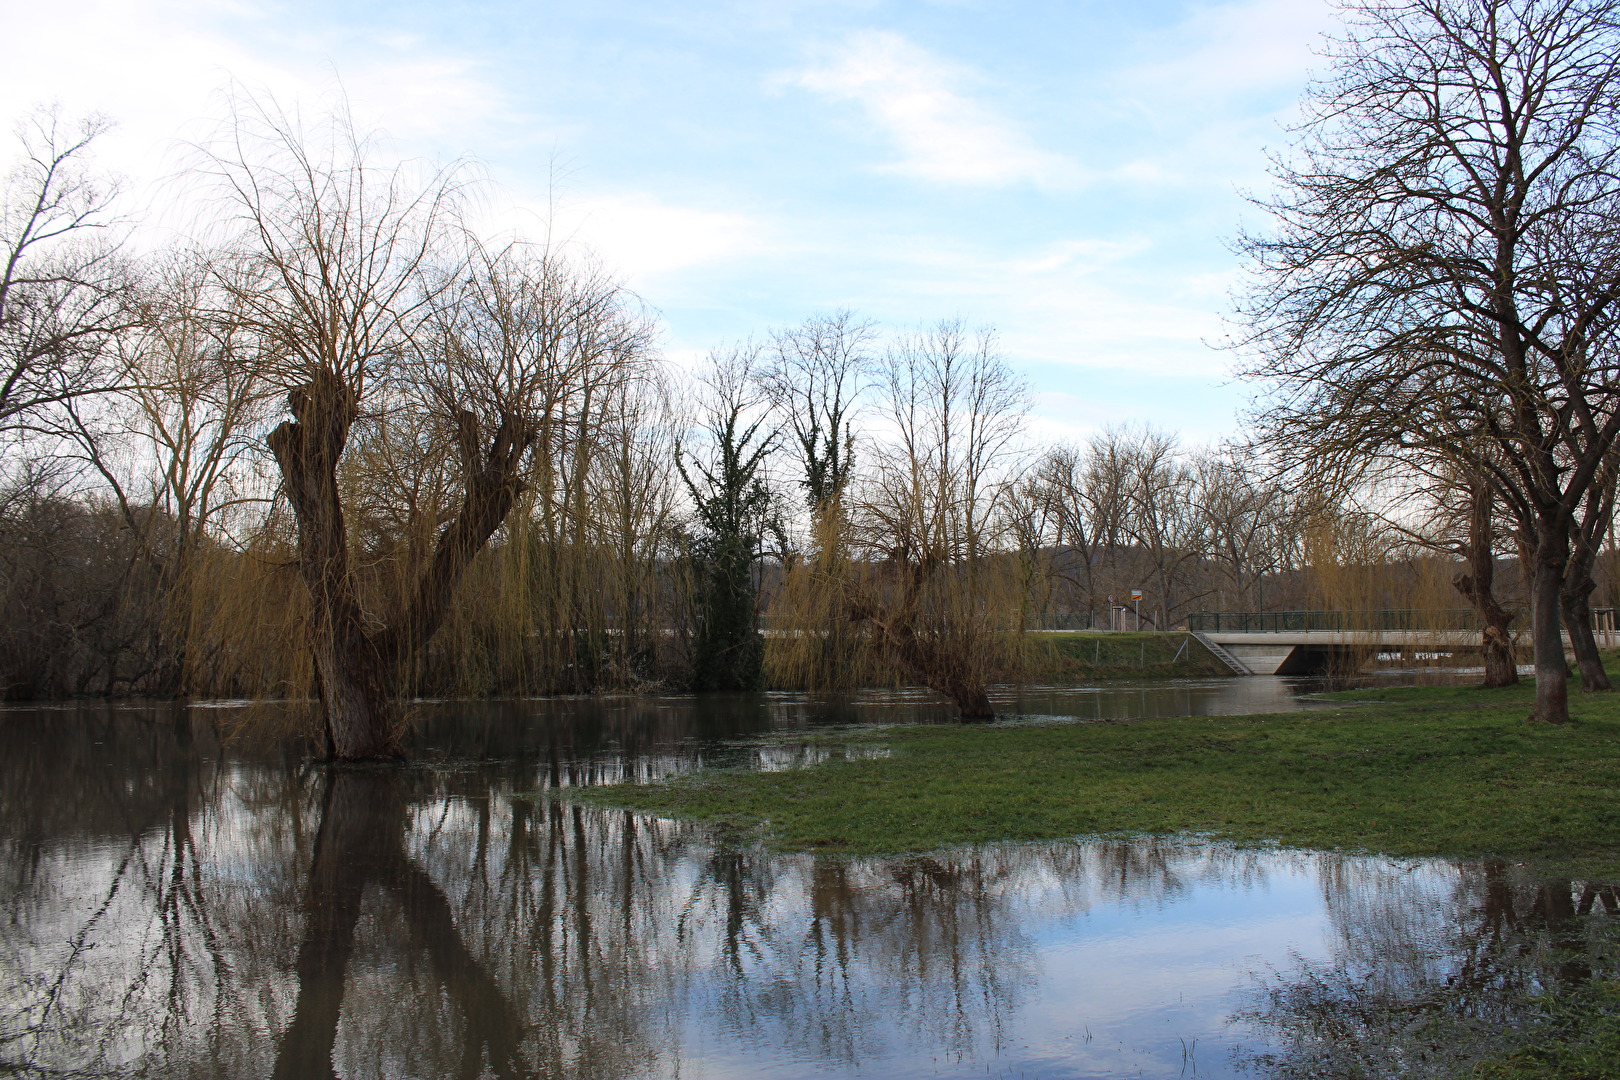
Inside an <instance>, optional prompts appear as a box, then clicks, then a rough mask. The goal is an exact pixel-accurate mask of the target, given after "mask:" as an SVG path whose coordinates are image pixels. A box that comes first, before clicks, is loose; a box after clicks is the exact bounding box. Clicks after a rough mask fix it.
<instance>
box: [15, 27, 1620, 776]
mask: <svg viewBox="0 0 1620 1080" xmlns="http://www.w3.org/2000/svg"><path fill="white" fill-rule="evenodd" d="M1614 9H1615V5H1614V4H1611V3H1607V2H1595V0H1594V2H1579V3H1577V2H1574V0H1566V2H1551V0H1534V2H1533V0H1479V2H1477V3H1472V2H1470V3H1462V2H1461V0H1456V2H1454V0H1412V2H1406V0H1401V2H1395V0H1377V2H1368V3H1363V4H1359V5H1353V6H1352V7H1351V8H1349V9H1348V11H1349V21H1348V22H1347V24H1346V30H1345V33H1344V36H1343V37H1342V38H1341V39H1340V40H1339V41H1338V43H1337V45H1336V46H1335V49H1336V51H1335V52H1334V53H1333V54H1332V56H1331V65H1332V67H1331V74H1330V75H1329V76H1328V77H1327V79H1325V80H1324V81H1323V82H1321V83H1319V84H1318V85H1317V86H1316V87H1315V88H1314V89H1313V91H1312V96H1311V97H1309V98H1308V101H1307V104H1308V110H1307V114H1306V118H1305V120H1304V122H1303V124H1302V126H1301V128H1300V129H1299V132H1298V133H1297V137H1296V138H1295V140H1294V142H1293V144H1292V147H1291V149H1290V150H1289V151H1288V152H1287V153H1285V154H1284V155H1282V156H1280V157H1279V158H1278V165H1277V171H1276V179H1277V185H1276V191H1275V193H1274V194H1272V195H1270V196H1267V197H1265V198H1263V199H1261V200H1260V202H1261V205H1262V206H1263V207H1264V208H1265V209H1266V210H1267V212H1268V215H1269V216H1268V220H1269V221H1270V223H1271V224H1270V226H1269V227H1268V228H1266V229H1264V230H1259V231H1255V232H1254V233H1252V234H1249V235H1246V236H1245V237H1244V238H1243V239H1242V240H1241V241H1240V246H1241V247H1242V249H1243V250H1244V251H1245V252H1246V254H1247V256H1248V258H1249V264H1250V266H1251V268H1252V270H1253V278H1252V283H1251V285H1250V287H1248V289H1247V291H1245V292H1244V293H1242V294H1241V295H1240V298H1239V306H1238V316H1239V323H1240V326H1241V327H1242V328H1243V331H1244V332H1243V335H1242V337H1241V340H1239V342H1238V344H1239V345H1240V346H1242V347H1243V349H1244V350H1245V351H1244V355H1245V356H1246V357H1248V358H1249V359H1248V361H1247V362H1248V364H1249V367H1248V368H1247V374H1249V375H1251V376H1253V377H1255V378H1257V379H1261V380H1263V384H1262V385H1263V388H1264V390H1265V392H1266V394H1267V395H1269V396H1264V397H1262V398H1261V399H1259V404H1258V406H1257V408H1256V410H1255V413H1254V415H1253V416H1252V418H1251V421H1252V422H1251V424H1250V429H1249V437H1248V438H1247V440H1246V441H1245V442H1244V443H1243V444H1241V445H1224V446H1219V447H1211V448H1198V447H1186V446H1183V445H1181V444H1180V443H1179V442H1178V440H1177V439H1176V438H1175V437H1173V436H1171V435H1168V434H1166V433H1162V432H1157V431H1154V430H1151V429H1146V428H1123V429H1117V430H1111V431H1107V432H1104V433H1101V434H1099V435H1097V436H1095V437H1093V438H1092V439H1090V440H1088V441H1086V442H1084V443H1081V444H1076V445H1040V444H1039V443H1038V442H1037V441H1036V440H1035V439H1034V438H1033V437H1032V436H1031V434H1030V431H1029V429H1028V425H1027V423H1026V419H1027V412H1028V408H1029V401H1028V395H1027V392H1026V388H1025V386H1024V384H1023V382H1022V380H1021V379H1020V377H1019V376H1018V375H1017V373H1016V372H1014V371H1013V370H1012V369H1011V367H1010V366H1009V365H1008V363H1007V361H1006V359H1005V358H1004V357H1003V355H1002V354H1001V352H1000V350H999V347H998V345H997V342H996V338H995V335H994V333H993V332H992V331H989V330H987V329H979V328H974V327H970V326H968V325H966V324H964V323H963V322H961V321H956V320H944V321H940V322H937V323H934V324H930V325H925V326H922V327H919V328H916V329H914V330H910V331H901V332H885V331H883V330H882V329H881V328H879V327H877V326H876V325H874V324H872V323H870V322H867V321H865V320H863V319H862V318H860V317H859V316H858V315H856V314H854V313H851V312H847V311H837V312H831V313H826V314H821V315H816V316H812V317H810V318H808V319H806V320H804V321H803V322H801V323H799V324H797V325H794V326H789V327H782V328H777V329H775V330H771V331H767V332H765V333H764V334H762V335H761V336H760V337H759V338H757V339H755V340H751V341H746V342H740V343H733V344H731V345H729V346H725V347H722V348H717V349H716V350H715V351H714V352H712V353H711V354H710V355H709V357H707V359H706V360H705V361H704V362H703V363H702V364H700V365H698V366H697V368H696V369H695V370H694V369H690V368H681V367H678V366H676V365H674V364H672V363H671V362H670V361H669V360H667V359H665V358H664V357H662V356H661V355H660V353H659V349H658V327H657V324H656V320H655V318H654V317H653V315H652V313H651V312H650V311H649V310H648V309H647V308H646V307H645V305H644V304H643V303H642V302H641V301H640V300H639V298H637V297H636V296H634V295H633V294H631V293H630V292H629V291H628V290H626V289H625V288H624V287H623V286H622V285H621V284H620V283H618V282H617V281H615V280H614V279H613V278H612V276H611V275H610V274H608V273H606V272H605V271H604V270H603V269H602V268H601V266H600V265H599V264H597V263H596V262H595V261H594V260H593V259H592V258H591V257H590V255H589V253H588V252H585V251H583V250H581V249H579V248H578V247H576V246H573V245H560V244H555V243H550V242H536V241H530V240H526V239H524V238H521V237H514V236H506V235H501V236H492V235H490V234H489V233H488V231H487V230H482V229H481V228H480V227H479V225H478V223H477V213H476V209H477V206H478V204H479V199H480V197H481V192H480V187H479V185H478V184H477V183H476V182H474V180H473V179H472V178H471V174H470V172H469V171H468V170H467V169H466V168H465V167H463V166H461V165H451V166H448V167H429V166H425V165H422V164H419V163H410V162H407V163H389V162H387V161H386V160H385V156H384V155H383V154H382V153H381V152H380V151H379V150H378V148H377V147H376V146H374V145H372V144H371V143H370V142H369V141H368V140H367V139H366V138H364V137H362V136H361V135H360V134H359V133H358V132H357V130H356V128H355V125H354V124H353V122H352V121H351V120H350V119H349V118H348V117H347V115H346V114H345V113H343V112H342V110H341V109H340V110H336V111H334V112H333V113H332V114H330V115H328V116H326V117H325V118H323V119H320V120H317V121H305V120H301V119H299V118H297V117H294V116H289V115H288V114H286V113H284V112H282V111H279V110H278V109H277V108H276V107H275V105H274V103H273V102H266V101H259V100H255V99H253V98H251V97H246V96H243V97H238V98H237V99H236V100H235V102H234V104H233V105H232V108H231V112H230V115H229V116H228V117H227V119H226V121H225V122H224V123H223V124H222V125H221V127H220V129H219V131H218V133H217V134H216V136H215V137H214V138H213V139H212V140H210V141H207V142H205V143H204V144H202V145H201V146H200V147H198V148H197V150H196V154H195V157H194V160H193V163H192V167H191V170H190V173H189V176H188V185H187V186H186V191H187V197H186V199H185V200H183V202H184V207H185V215H184V216H185V219H186V220H187V221H188V222H189V226H188V228H187V229H183V230H179V232H180V233H181V234H183V235H184V236H185V237H186V238H185V239H183V240H171V241H165V242H162V243H153V242H152V241H151V240H150V239H149V237H150V235H151V233H150V232H149V231H148V232H146V233H142V234H140V235H141V237H142V240H141V242H140V243H138V244H137V243H135V242H132V241H131V240H130V239H129V237H128V233H129V229H130V226H131V225H132V224H139V223H131V222H128V221H121V220H120V219H119V218H118V216H117V214H116V207H117V206H118V205H119V204H118V202H117V199H116V196H117V191H116V187H115V186H114V185H111V184H110V183H109V182H108V181H106V180H105V179H103V178H102V177H101V176H100V175H99V174H98V173H97V171H96V169H95V168H94V164H93V161H92V160H91V157H90V151H91V150H92V149H93V143H94V140H95V139H96V137H97V136H98V135H99V134H100V131H101V129H102V125H101V124H100V123H99V122H90V123H87V124H81V125H75V124H72V123H70V122H68V121H66V120H64V119H63V118H61V117H60V116H59V115H56V114H53V113H48V112H47V113H40V114H38V115H37V116H36V117H35V118H34V119H33V120H32V121H30V123H29V124H28V125H26V126H25V127H24V129H23V131H22V133H21V134H22V141H21V148H22V153H21V158H20V161H19V163H18V166H17V167H16V168H15V169H14V170H13V171H12V172H11V174H10V176H9V179H8V182H7V187H6V193H5V205H4V250H3V256H4V259H5V263H4V267H3V270H0V275H3V276H0V350H3V356H0V363H3V366H4V371H3V373H0V376H3V381H0V434H3V437H4V439H5V445H6V450H5V470H4V471H5V475H4V486H3V489H0V530H3V531H4V534H5V543H4V544H3V545H0V574H3V585H4V594H3V595H4V605H5V608H4V624H3V627H0V676H3V678H4V681H5V686H4V689H5V693H6V694H7V695H8V696H13V697H26V696H61V695H71V694H128V693H148V694H177V695H200V696H242V697H261V696H281V697H290V698H299V699H305V698H307V699H312V700H313V701H315V702H317V703H318V706H319V708H318V713H319V715H320V716H321V717H322V727H323V730H324V731H325V734H326V738H327V741H328V747H329V750H330V752H331V753H332V754H333V755H334V756H337V757H347V758H365V757H388V756H392V755H394V754H397V752H398V746H399V743H398V739H399V733H400V730H401V725H402V723H403V718H402V717H403V713H402V708H403V707H402V705H401V702H402V700H404V699H405V698H406V697H408V696H409V695H414V694H492V693H546V692H581V691H594V690H602V689H608V688H637V687H650V686H681V687H689V688H693V689H700V690H710V689H712V690H726V689H753V688H758V687H761V686H765V685H771V686H782V687H799V688H807V689H817V690H837V689H846V688H849V687H852V686H857V685H873V684H888V683H895V682H906V683H912V684H919V685H925V686H929V687H932V688H934V689H935V690H937V691H939V692H940V693H942V694H944V695H946V696H948V697H949V698H950V699H951V700H952V701H953V702H955V703H956V704H957V705H958V706H959V707H960V708H961V710H962V711H963V713H964V715H967V716H985V715H989V714H990V712H991V706H990V702H989V698H988V695H987V693H986V687H987V685H989V684H990V683H992V682H994V681H996V680H997V679H1005V678H1016V677H1018V676H1019V675H1020V674H1021V673H1022V672H1023V671H1024V670H1025V669H1026V668H1027V663H1028V655H1027V650H1026V649H1024V647H1023V641H1022V638H1023V632H1024V631H1025V630H1027V629H1030V628H1038V627H1040V626H1042V625H1052V624H1054V620H1062V621H1063V625H1067V626H1079V625H1093V626H1100V627H1106V626H1114V625H1121V624H1120V622H1119V618H1120V617H1119V615H1118V614H1117V612H1118V611H1119V610H1120V608H1122V607H1124V606H1126V601H1124V600H1123V598H1124V597H1126V596H1127V595H1129V593H1130V592H1131V591H1132V590H1136V589H1139V590H1141V591H1142V592H1143V594H1144V595H1143V599H1142V601H1141V602H1140V603H1138V604H1132V605H1130V606H1131V608H1132V612H1131V617H1130V621H1129V623H1128V624H1126V625H1129V626H1131V627H1133V628H1171V627H1175V626H1177V625H1180V624H1182V623H1183V622H1184V621H1185V619H1186V616H1187V615H1188V614H1190V613H1192V612H1194V611H1197V610H1203V609H1216V610H1219V609H1254V608H1272V609H1275V608H1290V607H1309V606H1316V605H1331V606H1337V607H1386V606H1387V607H1407V606H1412V605H1413V603H1414V602H1415V601H1414V600H1413V597H1414V596H1418V595H1420V594H1421V595H1422V597H1423V603H1424V604H1426V605H1428V606H1436V607H1438V606H1449V605H1450V604H1454V603H1456V602H1458V601H1457V600H1454V599H1451V597H1452V596H1456V597H1459V598H1461V599H1463V600H1465V601H1466V602H1468V603H1470V604H1471V605H1473V606H1474V608H1475V609H1476V610H1477V611H1478V613H1479V617H1480V620H1481V623H1482V625H1483V626H1484V644H1485V646H1486V655H1487V659H1488V661H1489V664H1488V666H1489V672H1488V677H1489V678H1490V680H1491V681H1495V682H1506V681H1511V679H1512V678H1514V677H1515V676H1514V666H1513V665H1514V656H1513V650H1512V639H1511V636H1510V631H1509V623H1510V622H1511V620H1512V618H1513V616H1514V614H1515V608H1516V607H1519V606H1528V608H1529V609H1530V612H1531V620H1530V621H1531V622H1532V624H1533V626H1532V630H1533V634H1532V636H1533V641H1534V648H1535V655H1536V664H1537V678H1538V700H1537V706H1536V714H1535V715H1536V717H1537V718H1539V719H1545V720H1553V721H1556V720H1559V719H1561V718H1562V717H1563V716H1564V715H1565V714H1566V710H1567V690H1566V688H1565V687H1566V683H1565V680H1566V674H1565V666H1564V660H1563V643H1562V638H1561V637H1560V631H1561V630H1562V629H1563V628H1566V627H1567V628H1568V630H1569V631H1570V633H1571V636H1572V638H1573V640H1574V642H1575V646H1576V652H1577V656H1578V657H1579V659H1580V662H1581V669H1582V674H1583V685H1584V686H1587V687H1588V688H1596V687H1601V686H1606V680H1604V679H1603V677H1602V669H1601V664H1600V663H1599V662H1598V661H1597V658H1596V645H1595V641H1594V638H1593V635H1592V632H1591V616H1590V601H1591V597H1592V595H1593V593H1594V590H1596V589H1597V588H1598V585H1599V583H1600V582H1601V581H1602V579H1603V577H1604V574H1603V569H1604V567H1603V560H1602V559H1600V557H1599V553H1600V551H1601V550H1602V548H1603V546H1604V545H1605V543H1606V542H1607V536H1608V531H1609V527H1610V526H1609V523H1610V521H1611V520H1612V513H1613V502H1614V492H1615V478H1616V475H1617V470H1616V468H1615V452H1614V444H1615V439H1616V436H1617V435H1620V409H1617V408H1616V406H1615V402H1616V400H1620V399H1617V398H1616V395H1615V393H1614V390H1615V386H1614V375H1615V370H1616V369H1615V366H1614V364H1613V360H1612V358H1613V355H1614V351H1613V349H1612V347H1611V340H1612V334H1611V329H1612V326H1611V319H1612V318H1613V304H1612V300H1613V298H1614V293H1615V289H1616V288H1617V287H1620V285H1617V281H1620V275H1617V274H1616V269H1617V268H1620V248H1617V247H1616V245H1615V244H1614V242H1613V241H1614V237H1615V235H1616V230H1615V228H1614V223H1615V222H1616V221H1620V217H1617V216H1616V215H1615V213H1614V211H1615V210H1616V205H1615V196H1616V191H1615V185H1614V177H1615V170H1614V168H1613V166H1614V165H1615V163H1616V161H1615V147H1616V146H1617V145H1620V143H1617V142H1616V140H1615V138H1614V136H1615V130H1614V124H1613V120H1614V117H1615V108H1616V99H1615V95H1614V92H1613V91H1614V89H1615V86H1616V83H1615V80H1614V73H1615V70H1616V67H1615V64H1616V61H1615V60H1614V57H1615V56H1616V55H1617V52H1616V50H1615V49H1614V48H1612V46H1613V44H1614V29H1615V27H1614V18H1613V16H1614V13H1615V11H1614ZM1521 570H1522V574H1521V573H1520V571H1521ZM1521 576H1522V578H1523V581H1522V582H1517V581H1515V580H1514V579H1515V578H1517V577H1521ZM1516 590H1517V591H1519V592H1522V593H1523V596H1522V597H1521V596H1518V595H1516Z"/></svg>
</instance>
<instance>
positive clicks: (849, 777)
mask: <svg viewBox="0 0 1620 1080" xmlns="http://www.w3.org/2000/svg"><path fill="white" fill-rule="evenodd" d="M1530 695H1531V688H1530V687H1529V686H1521V687H1517V688H1513V689H1508V690H1492V691H1485V690H1479V689H1475V688H1471V687H1470V688H1464V687H1419V688H1408V689H1399V690H1388V689H1386V690H1379V691H1376V692H1371V691H1364V692H1358V693H1353V694H1347V695H1341V697H1342V698H1343V699H1344V700H1345V702H1346V704H1345V705H1344V706H1343V707H1341V708H1335V709H1331V710H1325V711H1321V712H1310V713H1295V714H1287V715H1278V716H1240V717H1213V718H1185V719H1173V720H1143V721H1125V722H1112V723H1108V722H1104V723H1086V724H1073V725H1052V726H1018V725H1012V724H1009V725H990V726H950V727H909V728H890V729H884V730H881V731H878V732H874V733H870V734H858V735H840V736H838V737H837V741H840V742H854V741H863V740H864V741H875V742H879V743H881V744H883V745H885V746H887V747H888V748H889V749H890V751H891V755H890V756H888V757H885V758H877V759H869V760H835V761H830V762H828V763H826V764H822V765H818V766H815V767H814V768H810V769H805V770H801V771H793V772H780V773H754V772H707V773H702V774H699V775H697V776H695V777H689V778H684V779H681V780H677V781H671V782H665V783H659V784H649V785H624V786H617V787H610V788H601V789H596V790H594V791H590V792H586V793H583V794H581V795H580V796H578V797H581V798H586V799H590V800H592V801H597V802H603V803H609V804H613V805H619V806H627V807H633V808H636V809H641V810H647V811H652V812H656V813H659V814H667V815H673V816H680V817H687V818H692V819H696V820H701V821H708V822H714V823H720V824H725V825H729V826H731V827H733V828H735V829H739V830H743V831H745V832H748V833H752V834H756V835H759V836H760V837H762V838H763V839H764V840H765V841H766V842H767V843H769V844H771V845H772V846H774V847H777V848H780V849H786V850H801V851H804V850H809V851H827V852H844V853H850V854H877V853H896V852H906V851H923V850H929V849H934V848H941V847H948V846H953V845H959V844H970V843H983V842H990V841H1000V840H1042V839H1054V838H1060V837H1069V836H1077V835H1107V834H1145V833H1175V832H1183V831H1193V832H1201V833H1209V834H1212V835H1216V836H1221V837H1225V838H1229V839H1232V840H1236V841H1240V842H1269V841H1275V842H1280V843H1283V844H1288V845H1295V846H1302V847H1311V848H1337V849H1351V850H1370V851H1379V852H1385V853H1389V854H1392V855H1408V856H1424V855H1450V856H1458V857H1469V858H1478V857H1487V856H1489V857H1498V858H1504V859H1507V860H1510V861H1513V862H1524V863H1530V864H1534V865H1538V866H1543V867H1545V868H1547V869H1549V870H1557V871H1561V872H1567V873H1573V874H1576V875H1579V876H1585V877H1599V878H1606V879H1616V878H1620V800H1616V799H1615V798H1614V793H1615V791H1616V789H1617V788H1620V694H1612V695H1610V694H1605V695H1591V696H1585V695H1575V696H1574V697H1573V698H1572V712H1573V714H1574V717H1575V722H1574V723H1572V724H1571V725H1569V726H1568V727H1563V728H1550V727H1545V726H1531V725H1529V724H1526V723H1525V722H1524V717H1525V715H1526V714H1527V713H1528V711H1529V707H1530Z"/></svg>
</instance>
